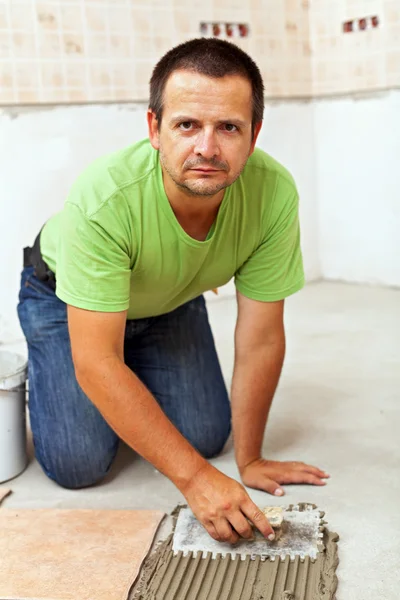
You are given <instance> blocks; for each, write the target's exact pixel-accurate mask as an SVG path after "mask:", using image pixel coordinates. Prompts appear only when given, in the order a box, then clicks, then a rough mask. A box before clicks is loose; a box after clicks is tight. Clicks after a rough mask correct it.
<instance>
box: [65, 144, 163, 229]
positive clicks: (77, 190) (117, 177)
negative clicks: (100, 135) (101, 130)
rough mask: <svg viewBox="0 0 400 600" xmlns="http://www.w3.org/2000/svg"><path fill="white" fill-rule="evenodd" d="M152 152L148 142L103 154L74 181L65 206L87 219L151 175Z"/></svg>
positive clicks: (153, 162)
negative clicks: (110, 200)
mask: <svg viewBox="0 0 400 600" xmlns="http://www.w3.org/2000/svg"><path fill="white" fill-rule="evenodd" d="M156 156H157V153H156V151H155V150H154V149H153V148H152V146H151V144H150V142H149V140H148V139H146V140H142V141H140V142H138V143H136V144H133V145H131V146H128V147H126V148H123V149H121V150H118V151H116V152H112V153H110V154H106V155H104V156H101V157H99V158H97V159H96V160H94V161H93V162H92V163H90V164H89V165H88V166H87V167H86V168H85V169H84V170H83V171H82V173H81V174H80V175H79V176H78V177H77V178H76V180H75V181H74V183H73V185H72V187H71V190H70V193H69V196H68V199H67V202H69V203H71V204H75V205H77V206H78V207H79V209H80V210H81V212H82V213H83V214H85V215H86V216H87V217H90V216H91V215H93V214H94V213H96V212H97V210H99V209H100V208H101V207H102V206H103V205H104V204H105V203H107V201H108V200H109V199H110V198H112V197H115V196H117V195H118V194H119V193H123V192H124V190H125V189H126V188H128V187H129V186H134V185H135V184H140V182H141V181H143V180H144V179H147V178H149V177H150V178H151V177H152V175H153V173H155V167H156Z"/></svg>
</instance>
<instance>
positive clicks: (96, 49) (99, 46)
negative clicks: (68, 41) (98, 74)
mask: <svg viewBox="0 0 400 600" xmlns="http://www.w3.org/2000/svg"><path fill="white" fill-rule="evenodd" d="M108 55H109V46H108V40H107V37H106V36H104V35H102V34H100V33H89V34H87V35H86V36H85V58H87V59H97V60H102V59H105V58H107V57H108Z"/></svg>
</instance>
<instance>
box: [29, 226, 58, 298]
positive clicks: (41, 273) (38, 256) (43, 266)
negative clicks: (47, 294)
mask: <svg viewBox="0 0 400 600" xmlns="http://www.w3.org/2000/svg"><path fill="white" fill-rule="evenodd" d="M41 233H42V230H40V232H39V234H38V236H37V237H36V239H35V241H34V243H33V246H32V248H30V247H29V246H28V247H26V248H24V267H34V269H35V275H36V277H37V278H38V279H39V280H40V281H43V282H44V283H46V284H47V285H48V286H49V287H51V289H52V290H55V289H56V276H55V274H54V273H53V271H51V269H50V268H49V266H48V264H47V263H46V262H45V261H44V260H43V257H42V253H41V251H40V234H41Z"/></svg>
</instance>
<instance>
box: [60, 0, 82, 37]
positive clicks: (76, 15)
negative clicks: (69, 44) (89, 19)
mask: <svg viewBox="0 0 400 600" xmlns="http://www.w3.org/2000/svg"><path fill="white" fill-rule="evenodd" d="M82 14H83V11H82V7H81V5H79V4H76V5H74V4H66V3H62V4H61V7H60V21H61V28H62V29H63V31H68V32H73V33H80V32H81V31H83V19H82Z"/></svg>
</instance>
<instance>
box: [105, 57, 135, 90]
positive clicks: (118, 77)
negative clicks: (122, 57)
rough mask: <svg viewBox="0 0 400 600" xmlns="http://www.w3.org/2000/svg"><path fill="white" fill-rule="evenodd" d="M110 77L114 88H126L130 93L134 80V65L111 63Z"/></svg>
mask: <svg viewBox="0 0 400 600" xmlns="http://www.w3.org/2000/svg"><path fill="white" fill-rule="evenodd" d="M111 78H112V82H113V86H114V88H128V89H130V90H131V93H132V91H133V90H134V89H135V82H136V75H135V66H134V65H133V64H130V63H124V64H120V65H113V67H112V69H111Z"/></svg>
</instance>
